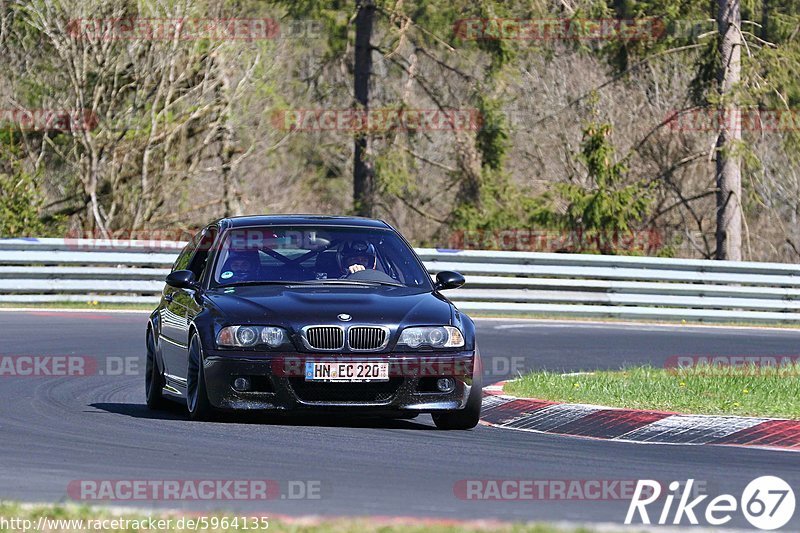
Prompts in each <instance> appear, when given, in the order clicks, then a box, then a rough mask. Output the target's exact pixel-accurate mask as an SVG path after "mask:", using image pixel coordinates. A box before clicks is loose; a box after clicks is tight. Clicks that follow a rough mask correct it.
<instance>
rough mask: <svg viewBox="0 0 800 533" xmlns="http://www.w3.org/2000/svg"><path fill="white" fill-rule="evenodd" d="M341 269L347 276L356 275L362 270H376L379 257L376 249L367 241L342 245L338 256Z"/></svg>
mask: <svg viewBox="0 0 800 533" xmlns="http://www.w3.org/2000/svg"><path fill="white" fill-rule="evenodd" d="M337 259H338V262H339V268H341V270H342V272H343V273H344V274H345V275H347V274H355V273H356V272H360V271H362V270H375V269H376V268H377V265H378V255H377V254H376V253H375V247H374V246H373V245H372V244H371V243H369V242H367V241H350V242H347V243H345V244H344V245H342V247H341V248H340V249H339V253H338V254H337Z"/></svg>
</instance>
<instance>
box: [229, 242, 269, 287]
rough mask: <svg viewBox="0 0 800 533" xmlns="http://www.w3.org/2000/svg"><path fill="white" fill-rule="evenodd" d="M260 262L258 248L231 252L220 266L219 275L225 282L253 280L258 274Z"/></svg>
mask: <svg viewBox="0 0 800 533" xmlns="http://www.w3.org/2000/svg"><path fill="white" fill-rule="evenodd" d="M260 263H261V261H260V260H259V257H258V250H253V249H248V250H241V251H237V252H231V255H230V256H229V257H228V259H227V261H225V265H224V266H223V267H222V274H221V275H220V277H221V278H222V280H223V281H226V282H237V281H253V280H255V279H256V278H257V276H258V267H259V265H260Z"/></svg>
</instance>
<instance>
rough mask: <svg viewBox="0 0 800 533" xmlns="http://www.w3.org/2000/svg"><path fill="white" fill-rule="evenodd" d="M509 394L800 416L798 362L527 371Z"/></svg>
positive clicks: (674, 409) (509, 387)
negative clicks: (585, 371) (577, 371)
mask: <svg viewBox="0 0 800 533" xmlns="http://www.w3.org/2000/svg"><path fill="white" fill-rule="evenodd" d="M504 390H505V392H506V393H508V394H511V395H514V396H519V397H527V398H538V399H541V400H554V401H559V402H571V403H586V404H596V405H604V406H609V407H624V408H629V409H653V410H659V411H670V412H679V413H689V414H715V415H739V416H767V417H776V418H792V419H800V401H798V397H800V364H797V363H795V364H792V365H787V366H782V367H778V368H774V367H772V368H770V367H761V368H757V367H753V366H745V367H730V366H729V367H722V366H696V367H692V368H682V369H658V368H653V367H647V366H644V367H632V368H626V369H623V370H621V371H597V372H592V373H588V374H580V375H563V374H559V373H553V372H533V373H531V374H528V375H525V376H522V377H521V378H520V379H518V380H515V381H511V382H509V383H506V385H505V389H504Z"/></svg>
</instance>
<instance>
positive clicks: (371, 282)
mask: <svg viewBox="0 0 800 533" xmlns="http://www.w3.org/2000/svg"><path fill="white" fill-rule="evenodd" d="M303 283H311V284H314V283H322V284H325V283H327V284H342V285H389V286H391V287H405V285H403V284H401V283H395V282H392V281H380V280H374V279H318V280H313V281H304V282H303Z"/></svg>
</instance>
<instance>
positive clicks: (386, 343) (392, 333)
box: [146, 215, 482, 429]
mask: <svg viewBox="0 0 800 533" xmlns="http://www.w3.org/2000/svg"><path fill="white" fill-rule="evenodd" d="M463 284H464V278H463V277H462V276H461V275H460V274H458V273H456V272H439V274H438V275H437V276H436V280H435V281H433V280H431V277H430V275H429V274H428V272H427V271H426V270H425V268H424V266H423V265H422V262H421V261H420V259H419V258H418V257H417V255H416V254H415V253H414V250H413V249H412V248H411V246H410V245H409V244H408V242H406V240H405V239H404V238H403V237H402V236H401V235H400V234H399V233H398V232H397V231H396V230H395V229H394V228H392V227H391V226H390V225H388V224H387V223H385V222H383V221H380V220H371V219H364V218H356V217H332V216H300V215H293V216H285V215H280V216H277V215H276V216H249V217H235V218H226V219H221V220H218V221H216V222H213V223H212V224H209V225H208V226H207V227H205V228H204V229H203V230H202V231H200V232H199V233H198V234H197V235H196V236H195V237H194V238H193V239H192V240H191V241H190V242H189V244H187V245H186V247H185V248H184V249H183V250H182V251H181V253H180V255H179V256H178V258H177V259H176V261H175V264H174V265H173V267H172V271H171V273H170V274H169V275H168V276H167V279H166V286H165V288H164V291H163V293H162V297H161V302H160V303H159V305H158V307H157V308H156V309H155V311H153V313H152V314H151V315H150V319H149V322H148V326H147V340H146V347H147V372H146V394H147V405H148V406H149V407H150V408H153V409H157V408H159V407H162V406H163V405H164V402H165V401H166V400H167V399H169V400H176V401H179V402H185V403H186V405H187V407H188V409H189V415H190V417H191V418H192V419H194V420H204V419H208V418H210V417H213V416H215V415H219V414H221V413H224V412H231V411H237V410H242V411H244V410H247V411H273V412H276V411H277V412H292V413H299V412H307V413H322V412H340V413H353V414H370V415H378V416H390V417H399V418H413V417H415V416H416V415H418V414H420V413H430V414H431V415H432V417H433V420H434V422H435V423H436V426H437V427H439V428H441V429H469V428H472V427H474V426H475V425H476V424H477V423H478V420H479V416H480V409H481V397H482V392H481V372H482V367H481V359H480V354H479V352H478V347H477V345H476V342H475V327H474V324H473V322H472V320H471V319H470V318H469V317H468V316H466V315H465V314H463V313H461V312H460V311H459V310H458V309H456V307H455V306H454V305H453V304H452V303H451V302H450V301H449V300H448V299H447V298H446V297H445V296H443V294H442V291H444V290H446V289H452V288H456V287H459V286H461V285H463Z"/></svg>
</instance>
